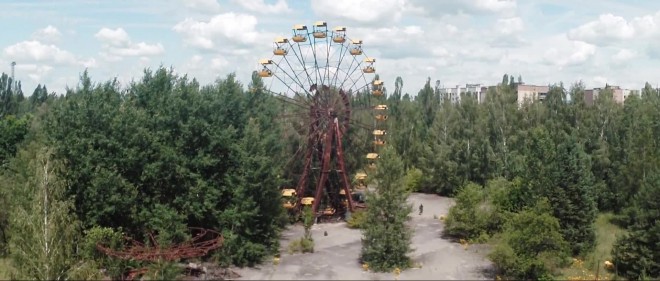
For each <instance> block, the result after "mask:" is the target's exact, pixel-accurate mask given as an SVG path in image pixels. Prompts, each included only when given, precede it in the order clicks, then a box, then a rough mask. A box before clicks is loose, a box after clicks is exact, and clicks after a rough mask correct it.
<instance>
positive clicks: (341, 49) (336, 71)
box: [328, 44, 348, 86]
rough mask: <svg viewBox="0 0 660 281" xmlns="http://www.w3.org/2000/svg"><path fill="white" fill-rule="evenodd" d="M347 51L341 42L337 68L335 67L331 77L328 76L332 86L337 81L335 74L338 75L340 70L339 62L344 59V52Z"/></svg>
mask: <svg viewBox="0 0 660 281" xmlns="http://www.w3.org/2000/svg"><path fill="white" fill-rule="evenodd" d="M347 51H348V48H346V46H344V44H341V48H340V49H339V61H338V62H337V69H335V75H334V77H332V79H330V78H329V77H328V78H329V80H330V81H329V82H330V84H332V85H333V86H334V84H335V83H336V81H337V75H339V72H340V71H339V69H340V67H341V63H342V62H343V61H344V56H346V53H348V52H347Z"/></svg>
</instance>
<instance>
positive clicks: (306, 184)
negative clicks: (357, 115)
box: [257, 21, 387, 218]
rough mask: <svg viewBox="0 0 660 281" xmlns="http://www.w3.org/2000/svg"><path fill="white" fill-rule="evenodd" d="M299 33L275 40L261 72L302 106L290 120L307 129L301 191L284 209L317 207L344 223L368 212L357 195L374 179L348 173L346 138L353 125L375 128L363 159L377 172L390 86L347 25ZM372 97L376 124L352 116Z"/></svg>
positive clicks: (273, 89) (288, 197)
mask: <svg viewBox="0 0 660 281" xmlns="http://www.w3.org/2000/svg"><path fill="white" fill-rule="evenodd" d="M292 31H293V34H292V36H291V37H290V38H287V37H280V38H276V39H275V41H274V42H273V54H272V55H271V57H270V58H266V59H262V60H260V61H259V66H258V67H259V70H258V71H257V73H258V74H259V76H260V77H262V78H263V79H264V84H266V85H268V87H269V89H268V91H269V92H270V93H272V94H274V95H276V96H278V97H281V99H282V100H283V101H285V102H287V103H289V104H290V105H291V108H294V111H295V112H294V113H292V114H289V115H288V116H289V117H290V118H296V119H298V120H299V121H301V122H302V123H303V124H304V127H305V128H304V135H305V141H304V142H305V143H304V147H303V149H302V152H303V153H302V154H303V156H302V157H299V159H297V160H298V161H302V165H300V166H301V167H302V168H301V170H300V171H297V172H298V173H297V175H299V176H298V178H297V179H293V180H294V181H295V182H297V184H296V186H295V187H290V188H284V189H283V190H282V196H283V197H284V198H285V203H284V207H285V208H287V209H290V210H292V211H300V210H301V208H302V207H303V206H310V207H311V208H312V211H313V213H314V214H316V216H317V217H333V218H334V217H343V216H344V214H345V213H346V212H347V211H350V212H352V211H354V209H355V208H362V207H365V205H364V204H363V201H362V200H360V199H359V198H353V196H352V195H353V194H355V191H356V189H361V188H365V187H366V185H365V184H364V181H365V180H366V177H367V173H366V172H359V173H355V174H353V173H352V171H347V169H346V164H345V161H344V155H345V154H344V153H345V150H346V147H343V146H344V143H345V142H344V138H345V137H346V134H347V133H348V132H349V131H348V129H349V127H351V126H359V127H362V128H365V129H369V130H370V132H371V135H373V140H372V143H373V146H372V148H371V149H370V151H369V152H368V153H366V155H364V156H362V157H366V159H367V161H368V162H369V164H368V165H367V169H369V170H372V171H373V170H374V169H375V168H376V160H377V159H378V158H379V156H378V147H380V146H383V145H384V144H385V141H384V137H385V135H386V131H385V130H384V128H383V127H382V125H383V122H385V121H386V120H387V115H386V111H387V106H386V105H385V104H384V102H383V99H384V88H383V81H381V80H378V79H377V77H378V76H377V75H376V69H375V65H374V64H375V62H376V59H374V58H372V57H369V56H367V55H366V54H365V52H364V50H363V48H362V43H363V42H362V40H356V39H352V40H351V39H350V38H348V36H347V34H346V27H343V26H340V27H336V28H334V29H332V30H330V29H328V25H327V23H326V22H325V21H318V22H316V23H314V25H313V26H312V28H311V29H309V28H308V27H307V26H306V25H302V24H301V25H295V26H294V27H293V30H292ZM268 80H270V81H268ZM365 94H366V95H367V96H368V97H369V101H370V104H369V105H368V107H367V108H365V109H366V110H368V111H370V112H371V113H373V114H372V116H371V118H372V120H373V122H372V124H369V125H368V126H365V124H358V123H357V122H356V121H355V120H352V118H351V116H352V114H353V113H354V112H352V107H351V100H352V99H353V98H354V97H356V96H358V95H365ZM372 103H373V104H372ZM351 174H353V175H354V176H355V179H356V180H357V184H356V185H355V186H351V181H350V180H349V178H350V175H351ZM354 199H356V200H354Z"/></svg>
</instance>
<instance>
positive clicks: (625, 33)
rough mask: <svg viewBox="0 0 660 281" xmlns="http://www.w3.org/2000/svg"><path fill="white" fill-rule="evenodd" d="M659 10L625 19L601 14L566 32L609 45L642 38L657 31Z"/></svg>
mask: <svg viewBox="0 0 660 281" xmlns="http://www.w3.org/2000/svg"><path fill="white" fill-rule="evenodd" d="M658 25H660V12H659V13H657V14H655V15H646V16H642V17H635V18H633V19H632V20H626V19H625V18H623V17H621V16H615V15H613V14H611V13H607V14H602V15H600V16H599V17H598V19H597V20H594V21H590V22H587V23H585V24H583V25H581V26H579V27H576V28H574V29H571V30H570V31H569V32H568V38H570V39H572V40H581V41H584V42H588V43H592V44H599V45H610V44H614V43H619V42H621V41H628V40H631V39H634V38H643V37H646V36H649V35H653V34H656V33H658V31H660V30H659V28H658Z"/></svg>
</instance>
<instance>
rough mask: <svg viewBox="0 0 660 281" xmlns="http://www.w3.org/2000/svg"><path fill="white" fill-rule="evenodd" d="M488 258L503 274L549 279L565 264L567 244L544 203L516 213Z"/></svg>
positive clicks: (557, 223) (521, 277)
mask: <svg viewBox="0 0 660 281" xmlns="http://www.w3.org/2000/svg"><path fill="white" fill-rule="evenodd" d="M500 238H501V240H500V241H499V242H498V243H497V245H496V246H495V248H494V249H493V252H491V253H490V254H489V256H488V257H489V258H490V260H491V261H493V263H494V264H495V266H496V267H497V269H498V270H499V271H500V272H501V274H502V275H504V276H506V277H509V278H514V279H521V280H535V279H548V278H549V277H550V276H551V275H552V274H554V273H555V272H556V270H557V269H558V268H560V267H563V266H565V265H567V262H568V244H567V243H566V241H564V238H563V237H562V235H561V233H560V232H559V220H557V218H555V217H553V216H552V215H551V214H550V205H549V203H548V202H547V200H545V199H544V200H543V201H540V202H539V203H537V204H536V206H534V208H533V209H525V210H523V211H521V212H520V213H518V214H515V215H514V216H513V217H512V218H511V220H510V221H509V222H507V224H506V226H505V229H504V232H503V234H502V236H501V237H500Z"/></svg>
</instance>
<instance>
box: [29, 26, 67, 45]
mask: <svg viewBox="0 0 660 281" xmlns="http://www.w3.org/2000/svg"><path fill="white" fill-rule="evenodd" d="M61 36H62V33H61V32H60V31H59V30H57V28H56V27H54V26H52V25H48V26H46V27H45V28H43V29H39V30H37V31H36V32H35V33H33V34H32V39H34V40H37V41H40V42H46V43H54V42H57V41H59V40H60V37H61Z"/></svg>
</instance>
